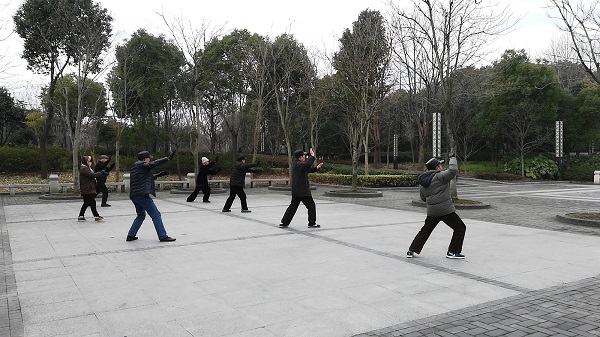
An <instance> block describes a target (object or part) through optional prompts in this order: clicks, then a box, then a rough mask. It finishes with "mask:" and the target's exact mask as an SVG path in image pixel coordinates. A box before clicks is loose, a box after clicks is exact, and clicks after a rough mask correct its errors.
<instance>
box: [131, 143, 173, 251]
mask: <svg viewBox="0 0 600 337" xmlns="http://www.w3.org/2000/svg"><path fill="white" fill-rule="evenodd" d="M174 155H175V151H173V152H171V154H170V155H169V156H168V157H165V158H161V159H157V160H154V161H150V160H151V159H152V156H151V155H150V153H149V152H148V151H142V152H140V153H138V156H137V158H138V161H136V162H135V163H133V167H132V168H131V172H130V173H129V174H130V189H129V198H130V199H131V202H133V204H134V205H135V212H136V213H137V217H136V218H135V219H134V220H133V224H131V228H130V229H129V233H127V241H133V240H137V239H138V237H137V236H136V234H137V232H138V230H139V229H140V227H141V226H142V222H144V219H145V218H146V212H148V215H150V218H152V222H153V223H154V229H155V230H156V234H157V235H158V239H159V240H160V241H175V239H174V238H172V237H170V236H168V235H167V231H166V230H165V226H164V225H163V221H162V216H161V214H160V212H159V211H158V208H156V205H155V204H154V200H152V198H151V197H150V195H153V196H154V197H156V187H155V184H154V180H155V179H156V178H158V177H162V176H164V175H167V174H169V173H168V172H167V171H161V172H159V173H157V174H152V172H151V170H152V169H153V168H155V167H157V166H159V165H161V164H164V163H166V162H168V161H169V160H171V159H173V156H174Z"/></svg>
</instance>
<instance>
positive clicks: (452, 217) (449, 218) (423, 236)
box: [409, 212, 467, 254]
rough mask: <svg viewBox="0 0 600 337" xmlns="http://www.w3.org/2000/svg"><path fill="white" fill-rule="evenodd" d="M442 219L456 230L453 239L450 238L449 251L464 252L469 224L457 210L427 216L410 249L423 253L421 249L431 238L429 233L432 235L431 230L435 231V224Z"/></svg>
mask: <svg viewBox="0 0 600 337" xmlns="http://www.w3.org/2000/svg"><path fill="white" fill-rule="evenodd" d="M440 221H443V222H444V223H445V224H446V225H448V227H450V228H452V229H453V230H454V233H452V240H450V246H448V252H450V253H460V252H462V245H463V241H464V239H465V232H466V230H467V226H465V223H464V222H463V221H462V219H461V218H460V217H459V216H458V214H456V212H452V213H450V214H446V215H443V216H438V217H436V216H427V218H425V225H424V226H423V228H421V230H420V231H419V233H417V236H415V239H414V240H413V242H412V243H411V244H410V248H409V250H410V251H413V252H415V253H417V254H421V249H423V246H424V245H425V242H427V239H429V235H431V232H433V230H434V229H435V226H437V224H438V223H439V222H440Z"/></svg>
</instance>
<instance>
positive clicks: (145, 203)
mask: <svg viewBox="0 0 600 337" xmlns="http://www.w3.org/2000/svg"><path fill="white" fill-rule="evenodd" d="M131 202H133V204H134V205H135V213H136V214H137V216H136V217H135V219H134V220H133V223H132V224H131V228H130V229H129V232H128V233H127V236H136V234H137V232H138V231H139V230H140V227H141V226H142V222H144V219H145V218H146V212H147V213H148V215H150V218H151V219H152V223H154V229H155V230H156V235H158V239H159V240H162V239H164V238H166V237H167V236H168V235H167V231H166V230H165V226H164V224H163V221H162V215H161V214H160V211H159V210H158V208H156V205H155V204H154V200H152V198H151V197H150V196H149V195H138V196H133V197H131Z"/></svg>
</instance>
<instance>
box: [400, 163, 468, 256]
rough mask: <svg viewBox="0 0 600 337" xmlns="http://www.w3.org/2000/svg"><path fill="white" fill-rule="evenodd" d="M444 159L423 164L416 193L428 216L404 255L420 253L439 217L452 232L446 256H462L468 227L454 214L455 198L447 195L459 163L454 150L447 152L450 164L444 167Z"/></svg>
mask: <svg viewBox="0 0 600 337" xmlns="http://www.w3.org/2000/svg"><path fill="white" fill-rule="evenodd" d="M443 162H444V161H443V160H440V159H437V158H431V159H430V160H429V161H427V163H426V164H425V167H426V168H427V170H426V171H425V172H423V173H422V174H421V175H420V176H419V178H418V181H419V185H420V187H419V194H420V197H421V200H423V201H425V202H426V203H427V218H425V225H424V226H423V228H421V230H420V231H419V233H417V235H416V236H415V238H414V240H413V241H412V243H411V244H410V247H409V248H408V252H406V257H408V258H412V257H415V256H417V255H418V254H420V253H421V250H422V249H423V246H424V245H425V242H427V239H428V238H429V236H430V235H431V233H432V232H433V230H434V229H435V227H436V226H437V224H438V223H439V222H440V221H443V222H444V223H445V224H446V225H448V226H449V227H450V228H452V230H453V231H454V233H453V234H452V239H451V240H450V245H449V246H448V252H447V253H446V257H447V258H449V259H464V258H465V256H464V255H463V254H462V246H463V241H464V238H465V232H466V230H467V227H466V226H465V223H464V222H463V221H462V219H461V218H460V217H459V216H458V214H456V209H455V207H454V202H453V201H452V198H451V196H450V181H451V180H452V179H454V177H455V176H456V174H457V173H458V163H457V161H456V156H454V153H451V154H450V161H449V163H448V164H449V167H448V169H447V170H444V169H443V168H442V163H443Z"/></svg>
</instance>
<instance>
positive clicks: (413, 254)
mask: <svg viewBox="0 0 600 337" xmlns="http://www.w3.org/2000/svg"><path fill="white" fill-rule="evenodd" d="M418 256H419V254H417V253H415V252H413V251H412V250H409V251H408V252H406V258H408V259H411V258H413V257H418Z"/></svg>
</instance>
